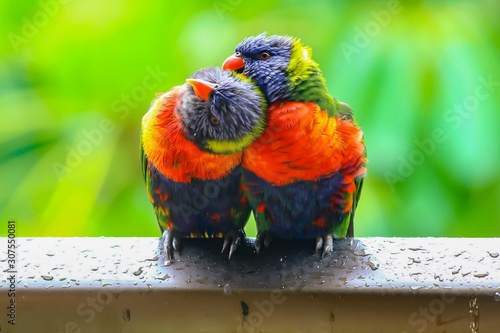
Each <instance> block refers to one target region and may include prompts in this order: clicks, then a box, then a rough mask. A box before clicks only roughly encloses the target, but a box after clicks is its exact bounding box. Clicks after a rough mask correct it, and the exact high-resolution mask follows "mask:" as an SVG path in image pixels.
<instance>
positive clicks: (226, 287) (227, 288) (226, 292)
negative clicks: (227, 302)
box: [224, 283, 232, 296]
mask: <svg viewBox="0 0 500 333" xmlns="http://www.w3.org/2000/svg"><path fill="white" fill-rule="evenodd" d="M231 292H232V291H231V286H229V284H227V283H226V284H225V285H224V295H226V296H229V295H231Z"/></svg>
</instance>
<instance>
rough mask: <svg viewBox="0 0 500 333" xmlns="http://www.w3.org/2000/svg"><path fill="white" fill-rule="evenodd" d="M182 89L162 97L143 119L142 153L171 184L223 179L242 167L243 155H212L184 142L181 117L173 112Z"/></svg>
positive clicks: (189, 142) (185, 140) (186, 140)
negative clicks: (192, 180)
mask: <svg viewBox="0 0 500 333" xmlns="http://www.w3.org/2000/svg"><path fill="white" fill-rule="evenodd" d="M184 89H185V88H184V87H183V86H179V87H175V88H173V89H172V90H171V91H169V92H167V93H165V94H163V95H161V96H160V97H159V98H158V99H157V100H156V101H155V102H154V103H153V105H152V106H151V108H150V109H149V111H148V112H147V113H146V114H145V115H144V117H143V118H142V138H141V139H142V145H143V147H144V152H145V154H146V156H147V158H148V160H149V161H150V162H151V163H153V165H154V166H155V167H156V168H157V169H158V170H159V171H160V172H161V173H162V174H163V175H164V176H165V177H167V178H169V179H171V180H173V181H177V182H187V183H188V182H190V181H191V179H192V178H199V179H203V180H210V179H220V178H223V177H224V176H227V175H228V174H229V173H230V172H231V170H233V169H234V168H235V167H236V166H238V165H239V164H240V163H241V157H242V156H241V155H242V154H241V153H237V154H231V155H222V154H211V153H209V152H205V151H202V150H200V149H199V148H198V147H197V146H196V145H195V144H194V143H193V142H191V141H189V140H188V139H186V137H185V136H184V132H183V130H182V124H181V115H179V114H177V113H176V112H175V109H176V106H177V105H178V103H180V102H179V100H180V97H181V96H182V94H183V93H184ZM179 105H180V104H179Z"/></svg>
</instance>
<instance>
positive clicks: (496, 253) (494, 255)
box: [488, 251, 498, 258]
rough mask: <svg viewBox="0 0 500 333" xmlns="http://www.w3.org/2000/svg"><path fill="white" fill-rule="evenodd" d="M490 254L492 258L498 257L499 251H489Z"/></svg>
mask: <svg viewBox="0 0 500 333" xmlns="http://www.w3.org/2000/svg"><path fill="white" fill-rule="evenodd" d="M488 254H489V255H490V257H492V258H498V252H490V251H488Z"/></svg>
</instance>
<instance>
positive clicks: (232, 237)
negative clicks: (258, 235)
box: [220, 229, 245, 259]
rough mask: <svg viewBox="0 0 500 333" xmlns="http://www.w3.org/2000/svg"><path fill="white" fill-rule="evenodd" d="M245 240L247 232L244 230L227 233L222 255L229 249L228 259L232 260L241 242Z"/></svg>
mask: <svg viewBox="0 0 500 333" xmlns="http://www.w3.org/2000/svg"><path fill="white" fill-rule="evenodd" d="M244 238H245V232H244V231H243V230H242V229H238V230H231V231H229V232H226V233H225V234H224V244H223V245H222V251H221V252H220V253H224V252H225V251H226V249H227V248H229V255H228V259H231V256H232V255H233V253H234V252H235V251H236V249H237V248H238V246H239V245H240V243H241V240H242V239H244ZM230 244H231V245H230Z"/></svg>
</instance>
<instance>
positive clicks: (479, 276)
mask: <svg viewBox="0 0 500 333" xmlns="http://www.w3.org/2000/svg"><path fill="white" fill-rule="evenodd" d="M488 274H489V273H488V272H486V273H477V274H474V277H477V278H484V277H487V276H488Z"/></svg>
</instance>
